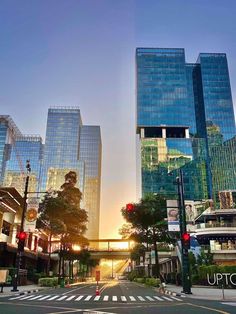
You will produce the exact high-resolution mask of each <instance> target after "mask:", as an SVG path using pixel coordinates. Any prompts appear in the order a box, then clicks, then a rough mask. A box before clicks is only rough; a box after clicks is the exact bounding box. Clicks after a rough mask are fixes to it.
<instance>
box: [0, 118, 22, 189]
mask: <svg viewBox="0 0 236 314" xmlns="http://www.w3.org/2000/svg"><path fill="white" fill-rule="evenodd" d="M21 135H22V134H21V132H20V131H19V129H18V128H17V126H16V125H15V123H14V121H13V120H12V119H11V117H10V116H8V115H0V184H1V185H2V184H3V181H4V176H5V170H6V165H7V161H8V160H9V159H10V156H11V149H12V146H14V143H15V139H16V138H17V137H18V136H21Z"/></svg>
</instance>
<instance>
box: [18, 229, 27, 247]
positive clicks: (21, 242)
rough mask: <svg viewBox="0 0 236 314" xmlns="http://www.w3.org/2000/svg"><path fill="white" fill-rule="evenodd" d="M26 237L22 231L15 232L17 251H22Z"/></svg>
mask: <svg viewBox="0 0 236 314" xmlns="http://www.w3.org/2000/svg"><path fill="white" fill-rule="evenodd" d="M26 237H27V234H26V232H24V231H21V232H19V233H18V234H17V239H18V250H19V252H24V248H25V239H26Z"/></svg>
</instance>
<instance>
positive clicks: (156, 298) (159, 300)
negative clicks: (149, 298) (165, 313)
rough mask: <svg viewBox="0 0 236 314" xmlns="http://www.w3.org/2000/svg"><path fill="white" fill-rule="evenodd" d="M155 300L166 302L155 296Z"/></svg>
mask: <svg viewBox="0 0 236 314" xmlns="http://www.w3.org/2000/svg"><path fill="white" fill-rule="evenodd" d="M153 298H155V299H157V300H158V301H164V300H163V299H161V298H159V297H157V296H156V295H154V297H153Z"/></svg>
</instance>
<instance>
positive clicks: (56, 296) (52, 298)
mask: <svg viewBox="0 0 236 314" xmlns="http://www.w3.org/2000/svg"><path fill="white" fill-rule="evenodd" d="M59 297H60V295H54V296H53V297H51V298H50V299H48V300H47V301H52V300H55V299H56V298H59Z"/></svg>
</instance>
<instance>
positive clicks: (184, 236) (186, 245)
mask: <svg viewBox="0 0 236 314" xmlns="http://www.w3.org/2000/svg"><path fill="white" fill-rule="evenodd" d="M182 246H183V248H184V249H185V250H189V249H190V234H189V233H183V234H182Z"/></svg>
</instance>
